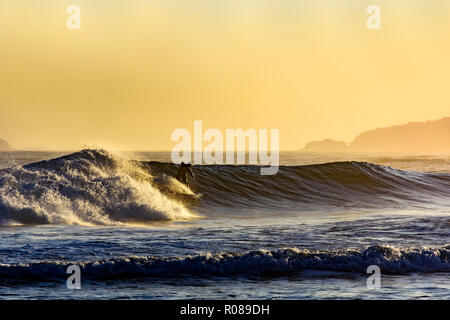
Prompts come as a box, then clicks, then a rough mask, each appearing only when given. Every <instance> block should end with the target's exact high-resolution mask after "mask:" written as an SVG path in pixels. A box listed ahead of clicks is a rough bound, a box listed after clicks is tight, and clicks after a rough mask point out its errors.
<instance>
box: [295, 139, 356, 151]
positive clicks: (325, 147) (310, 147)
mask: <svg viewBox="0 0 450 320" xmlns="http://www.w3.org/2000/svg"><path fill="white" fill-rule="evenodd" d="M348 149H349V146H348V145H347V143H346V142H344V141H336V140H333V139H325V140H322V141H312V142H310V143H307V144H306V145H305V147H304V148H303V151H315V152H322V151H334V152H341V151H348Z"/></svg>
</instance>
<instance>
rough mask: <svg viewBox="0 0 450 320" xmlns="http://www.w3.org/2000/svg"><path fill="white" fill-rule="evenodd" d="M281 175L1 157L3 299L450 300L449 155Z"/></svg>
mask: <svg viewBox="0 0 450 320" xmlns="http://www.w3.org/2000/svg"><path fill="white" fill-rule="evenodd" d="M280 162H281V166H280V169H279V172H278V174H276V175H273V176H261V175H260V174H259V172H260V167H258V166H253V165H238V166H229V165H212V166H210V165H209V166H206V165H203V166H199V165H196V166H194V167H193V172H194V174H195V180H192V179H190V180H189V187H186V186H184V185H182V184H180V183H179V182H178V181H177V180H175V179H174V178H173V177H174V176H175V175H176V172H177V165H175V164H172V163H171V162H170V154H169V153H168V152H139V153H131V152H128V153H118V152H113V151H105V150H82V151H78V152H59V153H57V152H0V299H449V298H450V156H448V155H420V154H418V155H407V154H401V155H400V154H383V155H376V154H372V155H364V154H305V153H300V152H284V153H282V154H281V155H280ZM188 179H189V178H188ZM70 265H77V266H79V267H80V270H81V289H79V290H70V289H68V287H67V285H66V280H67V278H68V277H69V276H70V274H67V268H68V267H69V266H70ZM371 265H377V266H379V268H380V270H381V278H380V279H381V286H380V288H379V289H376V288H375V289H370V288H368V286H367V279H368V277H369V276H370V275H371V274H368V273H367V267H368V266H371Z"/></svg>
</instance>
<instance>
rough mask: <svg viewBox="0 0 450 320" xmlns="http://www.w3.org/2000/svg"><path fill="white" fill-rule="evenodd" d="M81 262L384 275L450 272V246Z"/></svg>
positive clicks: (13, 267) (90, 266)
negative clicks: (373, 270)
mask: <svg viewBox="0 0 450 320" xmlns="http://www.w3.org/2000/svg"><path fill="white" fill-rule="evenodd" d="M75 264H76V265H78V266H79V267H80V269H81V273H82V276H83V277H84V278H87V279H94V280H99V279H107V278H118V277H120V278H133V277H167V276H187V275H195V276H225V277H226V276H233V275H265V276H268V275H272V276H277V275H282V274H288V273H298V272H301V271H303V270H320V271H338V272H357V273H364V274H365V273H366V271H367V267H368V266H370V265H378V266H379V267H380V269H381V272H382V273H384V274H402V273H410V272H450V247H449V246H448V245H447V246H444V247H441V248H407V249H401V248H396V247H392V246H386V245H380V246H372V247H368V248H366V249H363V250H345V251H314V250H308V249H297V248H285V249H279V250H273V251H270V250H254V251H249V252H242V253H218V254H211V253H207V254H204V255H197V256H189V257H175V258H158V257H127V258H114V259H109V260H99V261H94V262H79V263H75ZM69 265H70V264H69V263H63V262H39V263H29V264H0V276H1V277H4V278H13V279H38V280H43V279H44V280H45V279H66V278H67V274H66V269H67V267H68V266H69Z"/></svg>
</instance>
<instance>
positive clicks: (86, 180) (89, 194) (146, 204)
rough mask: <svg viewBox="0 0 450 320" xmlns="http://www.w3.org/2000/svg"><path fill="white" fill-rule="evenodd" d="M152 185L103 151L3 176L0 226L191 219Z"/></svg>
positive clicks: (135, 168)
mask: <svg viewBox="0 0 450 320" xmlns="http://www.w3.org/2000/svg"><path fill="white" fill-rule="evenodd" d="M152 179H153V177H152V176H151V175H150V173H149V172H147V171H144V170H142V169H141V168H140V167H139V166H137V165H135V164H134V163H133V162H132V161H128V160H126V159H123V158H121V157H120V156H118V155H113V154H111V153H109V152H106V151H102V150H83V151H81V152H77V153H74V154H71V155H68V156H64V157H61V158H58V159H54V160H49V161H43V162H37V163H33V164H30V165H26V166H16V167H13V168H9V169H5V170H1V171H0V223H1V224H80V225H120V224H127V223H141V222H143V223H145V222H148V221H152V220H177V219H187V218H190V217H192V215H191V214H190V213H189V211H188V210H187V209H186V208H185V207H184V206H183V204H182V203H180V202H177V201H176V200H173V199H169V198H168V197H167V196H165V195H164V194H163V193H161V192H160V191H159V190H158V189H157V188H155V187H154V186H153V185H152Z"/></svg>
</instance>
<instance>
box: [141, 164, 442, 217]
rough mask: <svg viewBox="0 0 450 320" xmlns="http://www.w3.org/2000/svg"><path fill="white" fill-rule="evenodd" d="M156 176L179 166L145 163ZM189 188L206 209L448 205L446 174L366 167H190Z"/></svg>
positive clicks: (350, 165) (327, 165)
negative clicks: (267, 172) (266, 170)
mask: <svg viewBox="0 0 450 320" xmlns="http://www.w3.org/2000/svg"><path fill="white" fill-rule="evenodd" d="M146 165H147V167H149V168H150V171H151V172H152V173H153V174H154V175H160V174H164V175H174V174H176V170H177V166H176V165H174V164H169V163H161V162H148V163H146ZM193 170H194V172H195V180H193V181H192V182H190V186H191V188H192V189H193V190H194V191H195V192H196V193H199V194H202V201H203V203H204V204H206V205H214V206H223V207H227V208H236V207H238V208H269V209H271V208H279V209H286V210H289V209H292V208H294V209H295V210H313V209H318V208H319V209H327V210H328V209H333V208H348V207H358V208H372V207H377V208H380V207H382V208H405V207H407V206H411V205H412V206H414V207H417V206H418V205H419V206H421V207H422V208H427V207H431V206H434V205H440V206H446V207H448V205H449V204H450V197H449V195H450V174H448V173H423V172H412V171H404V170H397V169H393V168H390V167H386V166H380V165H376V164H371V163H367V162H334V163H327V164H318V165H307V166H281V167H280V168H279V171H278V173H277V174H276V175H273V176H262V175H260V174H259V171H260V167H258V166H248V165H241V166H224V165H211V166H194V169H193Z"/></svg>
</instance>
